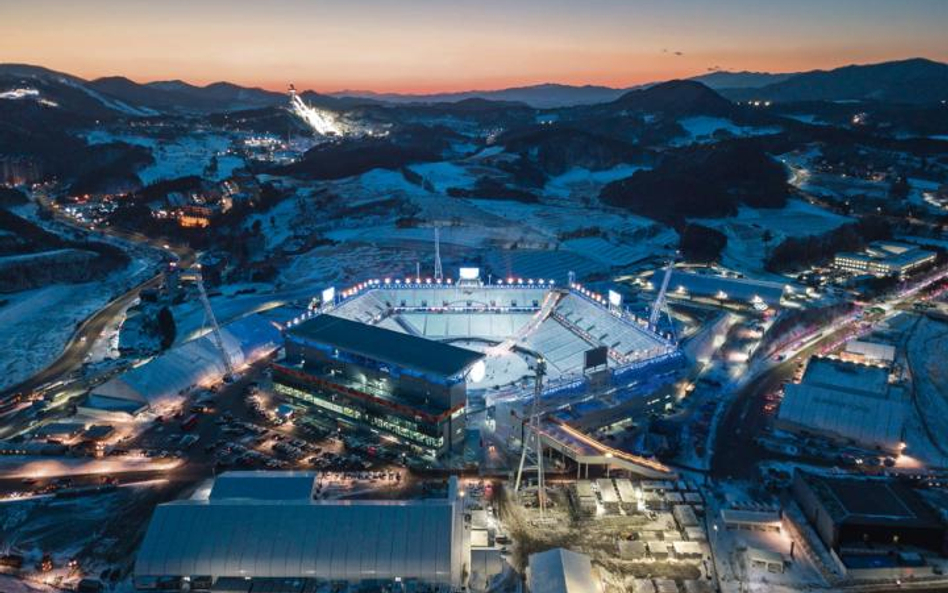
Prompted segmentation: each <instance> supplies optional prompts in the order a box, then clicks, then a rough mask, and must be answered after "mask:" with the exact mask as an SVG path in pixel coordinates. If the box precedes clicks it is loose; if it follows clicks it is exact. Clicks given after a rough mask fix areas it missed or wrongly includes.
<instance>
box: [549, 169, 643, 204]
mask: <svg viewBox="0 0 948 593" xmlns="http://www.w3.org/2000/svg"><path fill="white" fill-rule="evenodd" d="M641 168H642V167H640V166H638V165H627V164H623V165H616V166H615V167H612V168H611V169H603V170H601V171H590V170H589V169H584V168H582V167H575V168H573V169H570V170H569V171H567V172H566V173H563V174H562V175H558V176H556V177H553V178H552V179H550V180H549V181H547V182H546V186H545V187H544V188H543V194H544V196H546V197H556V198H573V199H576V198H594V197H596V196H598V195H599V190H600V189H601V188H602V186H604V185H606V184H607V183H611V182H613V181H617V180H619V179H624V178H626V177H631V176H632V175H633V174H634V173H635V172H636V171H638V170H639V169H641Z"/></svg>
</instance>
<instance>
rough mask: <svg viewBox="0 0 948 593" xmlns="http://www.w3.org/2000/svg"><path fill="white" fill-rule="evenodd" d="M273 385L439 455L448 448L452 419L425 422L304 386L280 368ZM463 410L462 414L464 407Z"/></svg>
mask: <svg viewBox="0 0 948 593" xmlns="http://www.w3.org/2000/svg"><path fill="white" fill-rule="evenodd" d="M273 387H274V390H275V391H276V392H277V393H279V394H281V395H284V396H286V397H289V398H292V399H295V400H297V401H299V402H301V403H304V404H309V406H310V407H311V408H312V407H313V406H315V408H313V409H314V410H315V411H321V412H323V413H327V414H328V415H330V416H332V417H333V418H338V419H342V420H347V421H349V422H350V423H354V424H358V425H363V426H367V427H374V428H376V429H378V430H380V431H382V432H385V433H387V434H390V435H391V436H394V437H396V438H398V439H399V440H403V441H407V443H408V444H411V445H414V446H415V447H419V448H421V449H424V450H425V451H427V452H430V453H431V454H434V455H437V454H438V453H440V452H442V451H443V449H444V447H445V438H444V435H445V433H446V432H447V428H448V426H447V425H449V424H450V423H451V418H446V419H444V420H443V421H441V422H438V423H437V424H432V423H429V422H425V421H423V420H422V419H421V418H420V417H415V418H408V417H405V416H402V415H399V414H394V413H391V412H390V411H388V410H384V409H380V408H381V407H375V406H371V405H366V404H365V403H363V402H355V401H352V400H351V399H350V398H348V397H347V396H346V395H344V394H341V393H338V394H337V393H330V392H327V390H323V389H320V388H318V387H313V386H308V385H304V384H302V382H301V381H299V380H298V379H294V378H291V377H288V376H283V375H281V374H280V373H279V372H278V371H276V372H274V377H273ZM460 412H462V413H463V410H460ZM455 415H457V412H455Z"/></svg>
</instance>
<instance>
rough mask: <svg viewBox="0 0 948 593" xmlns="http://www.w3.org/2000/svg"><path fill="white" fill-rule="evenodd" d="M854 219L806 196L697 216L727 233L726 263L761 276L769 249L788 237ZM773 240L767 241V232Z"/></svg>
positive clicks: (801, 235) (830, 228)
mask: <svg viewBox="0 0 948 593" xmlns="http://www.w3.org/2000/svg"><path fill="white" fill-rule="evenodd" d="M852 220H853V219H851V218H848V217H845V216H840V215H838V214H834V213H832V212H829V211H827V210H824V209H822V208H820V207H818V206H814V205H812V204H809V203H808V202H804V201H802V200H790V201H789V202H788V204H787V206H786V207H784V208H779V209H771V208H748V207H746V206H741V208H740V211H739V212H738V215H737V216H736V217H732V218H717V219H697V220H695V221H694V222H697V223H699V224H702V225H706V226H709V227H713V228H715V229H717V230H719V231H721V232H722V233H724V234H725V235H726V236H727V247H726V248H725V251H724V256H723V261H722V264H723V265H725V266H726V267H729V268H732V269H736V270H740V271H741V272H744V273H753V274H756V275H759V276H761V277H765V276H766V275H767V274H766V272H764V269H763V264H764V259H765V257H766V255H767V252H768V250H769V249H770V248H773V247H775V246H777V245H779V244H780V242H781V241H783V240H784V239H786V238H787V237H805V236H808V235H818V234H821V233H825V232H827V231H830V230H833V229H835V228H837V227H839V226H842V225H843V224H846V223H848V222H852ZM767 232H769V233H770V240H769V241H764V239H765V238H766V233H767Z"/></svg>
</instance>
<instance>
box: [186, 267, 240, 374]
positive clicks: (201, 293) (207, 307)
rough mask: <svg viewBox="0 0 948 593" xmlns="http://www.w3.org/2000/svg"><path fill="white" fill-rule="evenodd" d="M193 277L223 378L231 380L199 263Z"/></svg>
mask: <svg viewBox="0 0 948 593" xmlns="http://www.w3.org/2000/svg"><path fill="white" fill-rule="evenodd" d="M194 272H195V278H196V280H197V287H198V295H199V296H200V298H201V304H202V305H203V306H204V315H205V316H206V317H207V319H208V321H210V322H211V338H212V339H213V341H214V346H216V347H217V351H218V352H220V355H221V360H222V361H223V362H224V380H225V381H232V380H233V379H234V365H233V363H232V362H231V361H230V355H228V354H227V349H226V348H224V336H223V335H221V326H219V325H218V324H217V317H215V316H214V310H213V309H212V308H211V301H210V299H208V298H207V290H205V289H204V277H203V276H202V275H201V264H196V265H195V266H194Z"/></svg>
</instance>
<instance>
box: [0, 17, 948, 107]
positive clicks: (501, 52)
mask: <svg viewBox="0 0 948 593" xmlns="http://www.w3.org/2000/svg"><path fill="white" fill-rule="evenodd" d="M9 4H10V5H9V6H4V9H3V12H4V14H3V19H0V56H2V57H0V59H2V61H4V62H19V63H28V64H36V65H40V66H44V67H47V68H51V69H54V70H58V71H62V72H66V73H70V74H74V75H77V76H80V77H83V78H88V79H91V78H98V77H102V76H127V77H129V78H131V79H133V80H136V81H140V82H146V81H155V80H172V79H181V80H185V81H187V82H190V83H192V84H197V85H206V84H209V83H213V82H218V81H228V82H233V83H236V84H241V85H245V86H259V87H263V88H267V89H270V90H275V91H283V90H285V89H286V88H287V86H288V85H289V84H290V83H293V84H295V85H296V87H297V88H299V89H312V90H315V91H318V92H335V91H340V90H370V91H374V92H381V93H385V92H400V93H415V94H424V93H435V92H439V93H440V92H458V91H469V90H492V89H498V88H509V87H516V86H529V85H532V84H539V83H547V82H552V83H562V84H572V85H583V84H592V85H603V86H610V87H616V88H624V87H629V86H634V85H638V84H644V83H650V82H657V81H662V80H669V79H672V78H687V77H692V76H696V75H700V74H704V73H707V72H709V71H711V70H714V69H725V70H730V71H738V70H749V71H766V72H797V71H803V70H811V69H817V68H833V67H838V66H843V65H846V64H852V63H871V62H881V61H886V60H893V59H904V58H909V57H916V56H924V57H928V58H931V59H935V60H941V61H946V60H948V36H945V35H944V34H943V30H942V29H943V26H942V25H943V24H944V23H945V22H948V2H943V1H941V0H916V1H914V2H912V3H911V4H908V5H904V6H902V5H900V4H901V3H891V4H888V3H879V2H876V3H874V4H873V5H872V6H868V5H867V3H866V1H865V0H835V1H834V2H833V3H825V2H819V1H818V0H797V2H795V3H793V4H781V5H779V6H778V5H771V4H769V3H761V4H759V5H757V4H755V5H754V9H753V10H749V9H748V7H747V6H746V4H747V3H746V2H745V1H744V0H719V1H718V2H716V3H714V8H713V10H712V9H704V8H699V7H696V6H695V3H693V2H690V1H689V2H685V1H684V0H667V1H666V2H663V3H661V5H655V4H654V3H651V2H646V1H644V0H627V1H626V2H614V1H612V0H588V1H587V2H584V3H582V4H578V3H577V4H573V3H564V2H560V1H557V0H521V1H519V2H517V3H505V2H501V1H500V0H482V2H478V3H474V4H466V3H445V2H440V1H438V0H401V1H395V0H363V1H362V2H358V3H353V2H344V1H342V0H319V1H318V2H317V1H315V0H273V1H272V2H266V3H262V2H256V1H252V0H228V1H226V2H225V1H224V0H198V1H196V2H195V1H193V0H188V1H185V0H164V1H163V2H128V1H124V2H123V1H120V0H84V1H83V2H66V1H64V0H31V1H30V2H19V3H16V2H14V3H9Z"/></svg>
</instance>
